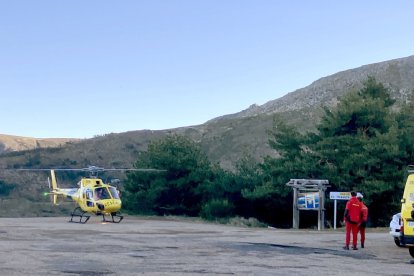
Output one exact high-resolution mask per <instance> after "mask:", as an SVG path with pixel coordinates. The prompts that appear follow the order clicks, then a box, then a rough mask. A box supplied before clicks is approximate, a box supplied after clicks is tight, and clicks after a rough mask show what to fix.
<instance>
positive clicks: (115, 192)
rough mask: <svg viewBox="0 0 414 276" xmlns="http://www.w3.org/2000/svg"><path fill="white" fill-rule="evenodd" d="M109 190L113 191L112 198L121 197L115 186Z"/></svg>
mask: <svg viewBox="0 0 414 276" xmlns="http://www.w3.org/2000/svg"><path fill="white" fill-rule="evenodd" d="M109 191H110V192H111V195H112V198H114V199H119V193H118V191H117V190H116V189H115V188H114V187H109Z"/></svg>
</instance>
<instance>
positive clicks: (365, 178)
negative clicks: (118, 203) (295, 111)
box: [124, 77, 414, 227]
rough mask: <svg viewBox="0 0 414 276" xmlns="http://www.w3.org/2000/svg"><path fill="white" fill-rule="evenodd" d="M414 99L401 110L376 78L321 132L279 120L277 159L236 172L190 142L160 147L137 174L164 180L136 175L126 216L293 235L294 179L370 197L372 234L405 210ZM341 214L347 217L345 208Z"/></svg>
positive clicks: (245, 163) (141, 160)
mask: <svg viewBox="0 0 414 276" xmlns="http://www.w3.org/2000/svg"><path fill="white" fill-rule="evenodd" d="M413 94H414V93H413V92H412V93H411V95H410V96H409V98H408V99H407V100H406V101H403V102H402V103H400V104H398V105H396V104H395V103H396V101H395V100H394V99H392V98H391V96H390V91H389V90H388V89H387V88H385V87H384V85H383V84H381V83H379V82H377V81H376V80H375V79H374V78H372V77H369V78H368V79H367V80H366V81H365V82H364V83H363V86H362V88H361V89H358V90H353V91H349V93H347V94H346V95H345V96H343V97H342V98H341V99H340V101H339V103H338V105H337V106H336V107H335V108H332V109H329V108H325V109H324V114H323V115H322V117H321V120H320V122H319V123H318V124H317V126H316V131H313V132H306V133H302V132H300V131H299V130H298V129H296V128H295V127H293V126H291V125H288V124H287V123H286V122H285V121H284V120H283V119H282V117H281V116H280V115H275V117H274V122H273V127H272V129H270V130H269V131H268V135H269V140H268V141H269V145H270V147H271V148H272V149H273V150H275V151H276V152H277V153H278V156H277V157H270V156H267V157H265V158H264V159H263V161H261V162H257V161H255V160H254V158H252V157H251V156H249V155H245V156H244V157H243V158H242V159H241V160H239V161H238V163H237V164H236V169H235V170H234V171H226V170H223V169H222V168H221V167H220V166H219V165H218V164H213V163H211V162H210V161H209V159H208V157H207V155H206V153H205V152H203V151H202V149H201V147H200V145H199V144H198V143H196V142H194V141H192V140H190V139H188V138H186V137H184V136H179V135H172V136H168V137H166V138H163V139H161V140H157V141H153V142H151V143H150V144H149V146H148V150H147V151H146V152H143V153H141V154H140V155H139V157H138V159H137V161H136V163H135V166H136V167H137V168H156V169H163V170H165V172H161V173H140V172H133V173H129V174H128V176H127V180H126V183H125V193H124V194H125V197H124V201H125V208H126V209H127V210H129V211H130V212H134V213H140V214H151V215H183V216H201V217H203V218H205V219H209V220H225V219H226V218H230V217H234V216H239V217H245V218H249V217H254V218H257V219H258V220H260V221H263V222H266V223H268V224H270V225H274V226H277V227H290V226H291V223H292V191H291V189H290V188H289V187H287V186H286V183H287V182H288V181H289V180H290V179H295V178H297V179H303V178H305V179H327V180H329V182H330V185H331V187H330V190H331V191H351V190H355V191H358V192H361V193H363V194H364V199H365V203H366V205H367V206H368V207H369V209H370V220H369V224H370V225H371V226H384V225H388V223H389V220H390V218H391V216H392V215H393V214H394V213H395V212H398V211H399V209H400V199H401V197H402V191H403V188H404V180H405V179H404V178H405V176H406V168H407V165H409V164H412V162H413V155H414V141H413V140H414V115H413V110H414V101H413V99H414V98H413ZM328 192H329V190H328ZM329 204H330V202H329V200H328V202H327V205H326V206H325V207H326V208H327V218H328V220H329V218H332V217H333V215H332V208H329V207H330V206H332V205H329ZM339 207H340V209H339V211H340V212H341V211H343V208H344V206H341V205H340V206H339ZM341 208H342V209H341ZM312 216H313V214H306V215H303V219H302V218H301V222H302V221H304V224H306V223H308V221H310V220H311V219H312ZM315 217H316V216H315ZM339 219H341V216H339ZM313 222H314V223H315V222H316V219H314V221H313ZM309 223H310V222H309Z"/></svg>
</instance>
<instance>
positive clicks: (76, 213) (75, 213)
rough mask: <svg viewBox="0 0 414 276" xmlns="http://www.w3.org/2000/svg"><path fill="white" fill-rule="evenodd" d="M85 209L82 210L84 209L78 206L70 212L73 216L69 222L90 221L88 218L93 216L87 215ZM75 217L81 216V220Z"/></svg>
mask: <svg viewBox="0 0 414 276" xmlns="http://www.w3.org/2000/svg"><path fill="white" fill-rule="evenodd" d="M85 213H86V212H85V211H82V209H81V208H80V207H76V208H75V210H73V212H72V213H71V214H70V215H71V218H70V221H69V222H74V223H82V224H84V223H86V222H88V220H89V219H90V218H91V217H90V216H88V215H86V216H85ZM73 217H77V218H79V221H75V220H73Z"/></svg>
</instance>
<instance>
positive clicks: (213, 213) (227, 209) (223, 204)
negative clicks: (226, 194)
mask: <svg viewBox="0 0 414 276" xmlns="http://www.w3.org/2000/svg"><path fill="white" fill-rule="evenodd" d="M233 211H234V205H233V204H232V203H230V202H229V201H228V200H227V199H212V200H210V201H209V202H207V203H205V204H204V205H203V206H202V208H201V212H200V216H201V217H202V218H204V219H207V220H215V219H217V218H228V217H231V216H232V214H233Z"/></svg>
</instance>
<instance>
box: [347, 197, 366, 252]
mask: <svg viewBox="0 0 414 276" xmlns="http://www.w3.org/2000/svg"><path fill="white" fill-rule="evenodd" d="M356 195H357V193H356V192H351V198H350V199H349V200H348V202H347V203H346V207H345V214H344V221H345V226H346V235H345V246H344V249H345V250H349V243H350V241H351V232H352V249H353V250H357V249H358V247H357V241H358V228H359V224H360V222H361V207H362V205H361V202H360V201H359V200H358V199H357V197H356Z"/></svg>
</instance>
